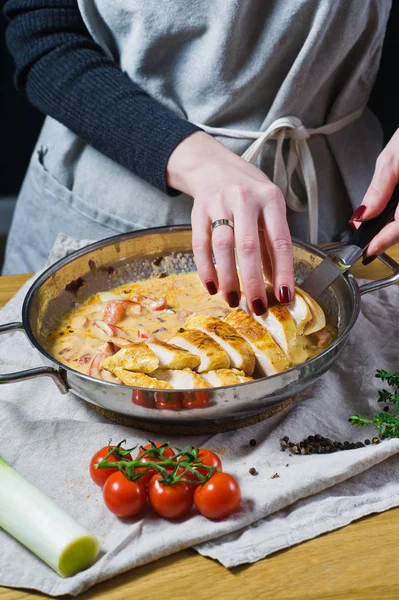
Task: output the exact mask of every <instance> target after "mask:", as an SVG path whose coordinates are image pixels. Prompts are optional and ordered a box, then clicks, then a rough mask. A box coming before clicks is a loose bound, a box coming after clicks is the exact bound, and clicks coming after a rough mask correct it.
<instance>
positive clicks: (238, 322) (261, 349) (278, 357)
mask: <svg viewBox="0 0 399 600" xmlns="http://www.w3.org/2000/svg"><path fill="white" fill-rule="evenodd" d="M225 320H226V322H227V323H229V324H230V325H231V326H232V327H234V329H236V331H237V332H238V333H239V334H240V335H242V337H243V338H245V339H246V340H247V342H248V343H249V344H250V345H251V347H252V350H253V352H254V353H255V357H256V370H257V372H258V373H259V374H260V375H275V374H276V373H281V371H284V370H285V369H288V367H289V363H288V359H287V357H286V355H285V354H284V352H283V351H282V350H281V348H280V346H279V345H278V344H276V342H275V341H274V339H273V338H272V336H271V335H270V333H269V332H268V331H267V329H265V328H264V327H263V326H262V325H261V324H260V323H258V321H256V319H254V318H253V317H252V316H251V315H249V314H248V313H247V312H245V310H242V309H240V308H239V309H237V310H235V311H233V312H232V313H230V314H229V315H227V317H226V318H225Z"/></svg>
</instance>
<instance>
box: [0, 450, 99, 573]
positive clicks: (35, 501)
mask: <svg viewBox="0 0 399 600" xmlns="http://www.w3.org/2000/svg"><path fill="white" fill-rule="evenodd" d="M0 527H2V528H3V529H4V530H5V531H7V532H8V533H9V534H10V535H12V536H13V537H14V538H16V539H17V540H18V541H19V542H21V544H24V546H26V547H27V548H29V550H31V551H32V552H34V554H36V555H37V556H38V557H39V558H41V559H42V560H43V561H44V562H45V563H47V564H48V565H49V566H50V567H51V568H52V569H54V571H56V572H57V573H58V574H59V575H61V576H62V577H70V576H71V575H75V573H78V572H79V571H83V570H84V569H87V568H88V567H90V566H91V565H92V564H93V562H94V561H95V559H96V558H97V555H98V551H99V544H98V541H97V539H96V538H95V537H94V536H93V535H91V534H90V533H89V532H88V531H87V530H86V529H84V527H82V525H80V524H79V523H78V522H77V521H75V519H73V518H72V517H71V516H70V515H68V514H67V513H66V512H65V511H64V510H63V509H62V508H60V507H59V506H57V504H56V503H55V502H54V501H53V500H51V499H50V498H49V497H48V496H46V495H45V494H44V493H43V492H42V491H40V490H39V489H38V488H37V487H35V486H34V485H33V484H32V483H29V481H27V480H26V479H25V478H24V477H23V476H22V475H20V474H19V473H17V471H15V470H14V469H13V468H12V467H10V465H8V464H7V463H6V462H5V460H3V459H2V458H1V457H0Z"/></svg>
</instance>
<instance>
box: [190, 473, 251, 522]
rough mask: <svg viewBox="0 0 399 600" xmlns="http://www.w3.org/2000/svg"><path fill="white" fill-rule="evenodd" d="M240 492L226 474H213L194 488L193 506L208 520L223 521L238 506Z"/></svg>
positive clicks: (232, 478)
mask: <svg viewBox="0 0 399 600" xmlns="http://www.w3.org/2000/svg"><path fill="white" fill-rule="evenodd" d="M240 502H241V490H240V486H239V485H238V482H237V481H236V479H234V477H233V476H232V475H229V474H228V473H214V474H213V475H212V477H211V478H210V479H209V481H207V482H206V483H204V484H203V485H199V486H197V487H196V489H195V492H194V504H195V506H196V507H197V508H198V510H199V511H200V513H201V514H202V515H204V517H207V518H208V519H224V518H225V517H228V516H229V515H231V514H232V513H233V512H235V511H236V510H237V509H238V507H239V506H240Z"/></svg>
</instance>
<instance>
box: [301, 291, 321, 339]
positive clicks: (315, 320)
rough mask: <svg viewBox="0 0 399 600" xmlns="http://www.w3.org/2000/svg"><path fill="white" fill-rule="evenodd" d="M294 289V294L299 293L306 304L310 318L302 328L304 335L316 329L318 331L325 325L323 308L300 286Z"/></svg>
mask: <svg viewBox="0 0 399 600" xmlns="http://www.w3.org/2000/svg"><path fill="white" fill-rule="evenodd" d="M295 289H296V295H298V294H299V295H300V296H301V297H302V298H303V299H304V300H305V302H306V304H307V305H308V307H309V309H310V312H311V315H312V318H311V319H310V320H309V321H308V322H307V323H306V325H305V328H304V330H303V333H304V335H309V334H311V333H315V332H316V331H320V329H323V328H324V327H325V326H326V315H325V314H324V310H323V309H322V308H321V306H320V305H319V304H318V303H317V302H316V300H314V299H313V298H312V296H309V294H308V293H306V292H304V291H303V290H301V289H300V288H295Z"/></svg>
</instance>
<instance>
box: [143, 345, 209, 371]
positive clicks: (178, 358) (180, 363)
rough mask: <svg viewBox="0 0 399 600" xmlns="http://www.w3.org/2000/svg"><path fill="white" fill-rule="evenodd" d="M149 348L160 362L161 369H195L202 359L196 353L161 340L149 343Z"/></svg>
mask: <svg viewBox="0 0 399 600" xmlns="http://www.w3.org/2000/svg"><path fill="white" fill-rule="evenodd" d="M147 346H148V347H149V348H150V350H152V351H153V353H154V354H155V356H156V357H157V359H158V361H159V368H160V369H185V368H188V369H195V368H196V367H198V365H199V364H200V362H201V361H200V359H199V357H198V356H196V355H195V354H194V353H191V352H188V350H184V349H182V348H179V347H178V346H174V345H173V344H170V343H166V342H161V341H159V340H154V341H151V342H150V341H148V342H147Z"/></svg>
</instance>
